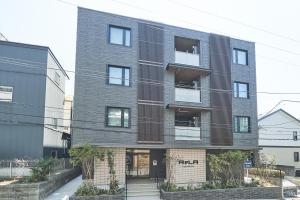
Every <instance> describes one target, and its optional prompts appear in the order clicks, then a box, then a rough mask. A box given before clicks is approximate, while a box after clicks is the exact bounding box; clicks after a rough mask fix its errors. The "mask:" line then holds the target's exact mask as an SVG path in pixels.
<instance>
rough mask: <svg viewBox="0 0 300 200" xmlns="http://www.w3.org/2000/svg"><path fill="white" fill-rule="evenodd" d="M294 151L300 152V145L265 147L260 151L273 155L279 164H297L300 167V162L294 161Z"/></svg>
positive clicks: (296, 166)
mask: <svg viewBox="0 0 300 200" xmlns="http://www.w3.org/2000/svg"><path fill="white" fill-rule="evenodd" d="M294 152H300V147H291V148H290V147H281V148H279V147H264V148H263V150H260V153H263V154H266V155H268V156H270V157H273V158H274V160H275V162H276V164H277V165H287V166H295V168H296V169H297V168H298V169H300V162H299V161H298V162H295V161H294Z"/></svg>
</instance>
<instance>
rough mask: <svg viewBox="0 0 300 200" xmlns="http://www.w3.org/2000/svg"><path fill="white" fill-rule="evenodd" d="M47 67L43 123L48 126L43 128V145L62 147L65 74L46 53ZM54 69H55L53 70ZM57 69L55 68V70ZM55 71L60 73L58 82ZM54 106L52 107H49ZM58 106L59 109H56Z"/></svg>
mask: <svg viewBox="0 0 300 200" xmlns="http://www.w3.org/2000/svg"><path fill="white" fill-rule="evenodd" d="M47 67H48V69H47V79H46V100H45V120H44V123H45V124H50V125H46V127H48V128H44V140H43V145H44V147H58V148H63V147H64V145H63V141H62V139H61V136H62V132H63V130H64V128H63V118H64V109H63V108H64V106H63V102H64V97H65V75H64V74H63V73H62V71H61V70H60V68H59V67H58V65H57V63H56V62H55V60H54V58H53V57H52V55H51V54H50V53H48V66H47ZM54 69H55V70H54ZM56 69H57V70H56ZM55 72H57V73H58V74H59V75H60V84H57V83H55V81H54V76H55ZM49 107H54V108H49ZM56 108H59V109H56ZM53 118H57V119H58V128H57V130H51V129H55V128H54V127H53V126H51V124H53ZM49 128H50V129H49Z"/></svg>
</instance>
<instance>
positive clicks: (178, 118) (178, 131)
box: [175, 109, 201, 141]
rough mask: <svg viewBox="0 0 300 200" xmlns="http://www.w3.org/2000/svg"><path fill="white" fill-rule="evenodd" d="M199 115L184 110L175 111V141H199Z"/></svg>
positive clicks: (198, 113)
mask: <svg viewBox="0 0 300 200" xmlns="http://www.w3.org/2000/svg"><path fill="white" fill-rule="evenodd" d="M200 127H201V113H200V112H197V111H195V112H193V111H189V110H186V109H177V110H176V111H175V140H193V141H195V140H196V141H199V140H200V139H201V137H200V136H201V132H200V129H201V128H200Z"/></svg>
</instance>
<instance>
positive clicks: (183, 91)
mask: <svg viewBox="0 0 300 200" xmlns="http://www.w3.org/2000/svg"><path fill="white" fill-rule="evenodd" d="M200 95H201V93H200V90H196V89H189V88H175V101H184V102H194V103H200V102H201V98H200Z"/></svg>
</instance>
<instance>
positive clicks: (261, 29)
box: [168, 0, 300, 43]
mask: <svg viewBox="0 0 300 200" xmlns="http://www.w3.org/2000/svg"><path fill="white" fill-rule="evenodd" d="M168 1H170V2H173V3H176V4H178V5H180V6H183V7H186V8H189V9H191V10H195V11H197V12H201V13H204V14H206V15H210V16H213V17H217V18H219V19H222V20H226V21H229V22H232V23H235V24H239V25H242V26H245V27H248V28H251V29H255V30H258V31H261V32H264V33H267V34H270V35H273V36H276V37H279V38H283V39H287V40H290V41H292V42H297V43H300V41H299V40H296V39H294V38H291V37H289V36H286V35H281V34H278V33H274V32H272V31H269V30H267V29H264V28H260V27H256V26H253V25H250V24H246V23H244V22H242V21H239V20H236V19H232V18H229V17H225V16H221V15H218V14H215V13H212V12H208V11H205V10H200V9H199V8H196V7H192V6H189V5H187V4H183V3H181V2H178V1H174V0H168Z"/></svg>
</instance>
